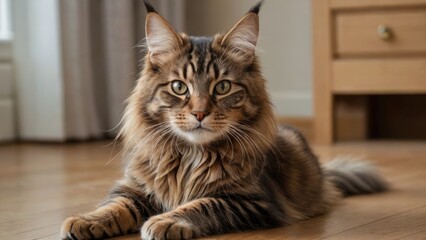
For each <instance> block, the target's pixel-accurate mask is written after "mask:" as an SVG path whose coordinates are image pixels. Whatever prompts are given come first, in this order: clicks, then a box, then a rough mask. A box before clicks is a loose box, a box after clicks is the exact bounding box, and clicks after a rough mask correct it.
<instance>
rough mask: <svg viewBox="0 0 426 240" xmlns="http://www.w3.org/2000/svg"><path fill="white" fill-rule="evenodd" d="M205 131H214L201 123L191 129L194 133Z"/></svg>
mask: <svg viewBox="0 0 426 240" xmlns="http://www.w3.org/2000/svg"><path fill="white" fill-rule="evenodd" d="M203 131H208V132H213V130H212V129H209V128H206V127H204V126H202V125H201V124H200V125H198V127H195V128H193V129H191V130H190V132H194V133H201V132H203Z"/></svg>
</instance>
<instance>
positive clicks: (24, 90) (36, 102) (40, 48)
mask: <svg viewBox="0 0 426 240" xmlns="http://www.w3.org/2000/svg"><path fill="white" fill-rule="evenodd" d="M256 1H257V0H247V1H237V0H233V1H227V0H203V1H198V0H174V1H168V0H152V3H153V4H154V5H155V6H156V8H157V10H158V11H159V13H161V15H163V16H164V17H165V18H166V19H167V20H169V22H170V23H171V24H172V25H173V26H174V27H175V28H176V29H177V30H178V31H184V32H187V33H189V34H191V35H213V34H215V33H217V32H226V31H227V30H228V29H230V28H231V27H232V26H233V24H235V23H236V21H238V19H239V18H240V17H241V16H242V15H244V14H245V13H246V12H247V10H248V9H249V8H250V7H251V6H252V5H253V4H255V3H256ZM142 2H143V1H142V0H121V1H116V0H91V1H88V0H37V1H32V0H0V140H1V141H3V142H10V141H16V140H25V141H53V142H63V141H67V140H88V139H98V138H105V137H112V136H114V135H115V134H116V132H117V128H116V126H117V125H118V124H119V122H120V119H121V115H122V112H123V109H124V106H125V104H124V101H125V99H126V97H127V96H128V95H129V93H130V91H131V89H132V88H133V86H134V84H135V81H136V80H137V78H138V74H139V72H140V70H141V59H142V58H143V52H142V48H141V47H140V45H141V43H142V42H143V41H144V40H143V39H144V20H145V15H146V13H145V9H144V6H143V3H142ZM325 2H327V1H310V0H297V1H296V0H267V1H265V4H264V6H263V9H262V11H261V13H260V22H261V28H260V39H259V42H258V51H257V53H258V55H259V56H260V60H261V63H262V67H263V73H264V76H265V78H266V79H267V80H268V88H269V92H270V95H271V98H272V101H273V103H274V105H275V109H276V114H277V118H278V121H279V122H282V123H288V124H292V125H295V126H296V127H298V128H300V129H302V131H303V132H304V133H305V134H306V135H307V136H308V138H309V139H312V138H313V136H315V137H316V139H317V142H318V143H327V144H329V143H331V142H334V141H340V140H342V141H343V140H366V139H382V138H385V139H426V127H425V125H426V124H424V123H425V122H426V110H425V109H426V96H425V92H426V86H425V85H426V84H425V78H426V72H425V71H426V70H425V69H426V64H425V60H424V53H425V52H426V33H425V30H424V29H425V28H426V14H425V13H424V11H422V10H421V9H420V10H416V8H415V7H416V6H418V5H419V4H421V2H422V1H421V0H416V1H414V2H410V3H405V2H403V1H401V3H398V4H399V5H400V6H399V5H398V4H396V3H394V2H392V1H382V2H380V3H375V2H374V1H365V0H364V1H361V2H356V1H332V3H331V4H330V5H327V4H325ZM417 2H418V3H417ZM392 4H393V5H392ZM409 4H411V5H409ZM413 4H414V5H413ZM406 5H407V6H406ZM413 6H414V7H413ZM327 19H328V20H327Z"/></svg>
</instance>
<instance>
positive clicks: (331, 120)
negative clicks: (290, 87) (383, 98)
mask: <svg viewBox="0 0 426 240" xmlns="http://www.w3.org/2000/svg"><path fill="white" fill-rule="evenodd" d="M312 5H313V9H312V12H313V38H314V94H315V97H314V101H315V102H314V106H315V139H316V143H319V144H330V143H332V142H333V141H334V140H335V139H336V138H335V136H336V126H337V125H338V124H337V123H336V119H338V117H336V111H337V110H336V106H338V104H336V99H338V98H339V97H340V95H347V96H359V97H360V99H358V103H359V105H357V106H355V109H357V110H359V112H360V114H358V119H359V120H360V121H366V119H367V118H368V110H367V107H366V106H367V105H368V104H366V101H367V100H365V99H364V100H363V98H362V97H365V96H370V95H390V94H393V95H399V94H401V95H402V94H404V95H414V94H425V93H426V0H312ZM424 100H425V102H426V98H424ZM361 129H362V130H361V131H366V130H365V129H366V128H365V127H364V128H363V127H361ZM361 135H362V134H361Z"/></svg>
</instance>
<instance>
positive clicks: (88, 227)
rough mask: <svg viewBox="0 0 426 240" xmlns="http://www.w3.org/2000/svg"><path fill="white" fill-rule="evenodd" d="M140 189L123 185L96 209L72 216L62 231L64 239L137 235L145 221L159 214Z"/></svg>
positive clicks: (115, 189) (79, 239) (65, 222)
mask: <svg viewBox="0 0 426 240" xmlns="http://www.w3.org/2000/svg"><path fill="white" fill-rule="evenodd" d="M156 213H157V212H156V210H155V209H154V207H153V206H152V205H150V203H149V199H147V197H146V196H145V195H144V194H143V193H142V192H141V189H138V188H135V187H131V186H130V185H129V184H125V183H121V184H118V185H117V186H115V187H114V188H113V189H112V190H111V192H110V193H109V195H108V198H107V199H106V200H105V201H104V203H102V204H101V205H100V206H99V207H98V208H97V209H96V210H94V211H92V212H89V213H87V214H84V215H81V216H76V217H70V218H68V219H66V220H65V221H64V223H63V224H62V228H61V238H62V239H70V240H77V239H78V240H82V239H103V238H107V237H112V236H118V235H123V234H126V233H132V232H137V231H138V230H139V228H140V227H141V226H142V224H143V221H144V220H145V219H147V218H148V217H149V216H152V215H153V214H156Z"/></svg>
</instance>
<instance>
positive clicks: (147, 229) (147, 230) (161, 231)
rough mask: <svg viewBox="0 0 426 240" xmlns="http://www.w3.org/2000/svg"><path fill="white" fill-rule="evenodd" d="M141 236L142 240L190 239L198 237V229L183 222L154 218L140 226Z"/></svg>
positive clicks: (159, 217)
mask: <svg viewBox="0 0 426 240" xmlns="http://www.w3.org/2000/svg"><path fill="white" fill-rule="evenodd" d="M141 236H142V239H144V240H152V239H155V240H163V239H192V238H196V237H199V236H200V234H199V231H198V229H197V228H196V227H195V226H194V225H193V224H190V223H188V222H186V221H184V220H176V219H173V218H168V217H162V216H161V215H159V216H154V217H151V218H150V219H148V221H146V222H145V224H144V225H143V226H142V230H141Z"/></svg>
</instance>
